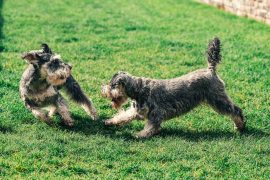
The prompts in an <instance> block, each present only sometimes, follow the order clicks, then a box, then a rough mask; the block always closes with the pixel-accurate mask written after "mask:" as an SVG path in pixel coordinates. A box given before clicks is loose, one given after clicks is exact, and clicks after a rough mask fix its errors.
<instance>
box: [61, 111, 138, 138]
mask: <svg viewBox="0 0 270 180" xmlns="http://www.w3.org/2000/svg"><path fill="white" fill-rule="evenodd" d="M72 117H73V119H75V125H74V127H71V128H70V127H67V126H65V125H63V124H61V126H60V128H61V129H63V130H70V131H72V132H77V133H81V134H84V135H87V136H88V135H97V134H100V135H104V136H107V137H110V138H122V139H126V140H128V139H129V140H131V139H134V138H133V136H132V134H131V133H130V132H131V131H132V128H131V126H130V125H125V126H121V127H120V126H105V124H104V121H103V120H98V121H93V120H91V119H90V118H86V117H82V116H78V115H75V114H72ZM108 118H109V117H106V116H100V119H108Z"/></svg>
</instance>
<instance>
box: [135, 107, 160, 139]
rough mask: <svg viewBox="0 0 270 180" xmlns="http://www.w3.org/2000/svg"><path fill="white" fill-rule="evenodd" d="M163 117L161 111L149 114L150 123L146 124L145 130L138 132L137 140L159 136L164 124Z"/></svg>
mask: <svg viewBox="0 0 270 180" xmlns="http://www.w3.org/2000/svg"><path fill="white" fill-rule="evenodd" d="M162 119H163V118H162V116H161V113H160V112H159V111H152V112H151V113H149V116H148V121H147V122H146V124H145V126H144V129H143V130H141V131H140V132H138V133H137V134H136V135H135V137H136V138H148V137H151V136H153V135H155V134H157V133H158V132H159V130H160V125H161V122H162Z"/></svg>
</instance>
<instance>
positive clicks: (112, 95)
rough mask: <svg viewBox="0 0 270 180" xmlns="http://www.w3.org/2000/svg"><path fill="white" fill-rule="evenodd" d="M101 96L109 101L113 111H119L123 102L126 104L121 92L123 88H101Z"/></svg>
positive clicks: (123, 94)
mask: <svg viewBox="0 0 270 180" xmlns="http://www.w3.org/2000/svg"><path fill="white" fill-rule="evenodd" d="M101 95H102V96H103V97H106V98H108V99H111V105H112V107H113V108H115V109H119V108H120V107H121V106H122V105H123V104H124V103H125V102H127V99H128V97H127V96H126V95H125V93H124V92H123V88H119V89H113V90H111V87H110V86H109V85H104V86H102V89H101Z"/></svg>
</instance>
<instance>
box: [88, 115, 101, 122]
mask: <svg viewBox="0 0 270 180" xmlns="http://www.w3.org/2000/svg"><path fill="white" fill-rule="evenodd" d="M90 117H91V118H92V119H93V120H94V121H97V120H99V116H98V115H97V114H92V115H91V116H90Z"/></svg>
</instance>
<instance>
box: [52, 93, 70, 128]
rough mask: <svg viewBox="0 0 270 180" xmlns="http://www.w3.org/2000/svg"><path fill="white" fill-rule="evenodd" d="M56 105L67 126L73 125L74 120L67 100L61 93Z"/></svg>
mask: <svg viewBox="0 0 270 180" xmlns="http://www.w3.org/2000/svg"><path fill="white" fill-rule="evenodd" d="M56 107H57V112H58V113H59V114H60V116H61V118H62V120H63V122H64V123H65V125H67V126H70V127H71V126H73V125H74V121H73V119H72V118H71V116H70V113H69V111H68V105H67V104H66V102H65V99H64V98H63V97H62V96H61V95H60V94H59V97H58V99H57V101H56Z"/></svg>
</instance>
